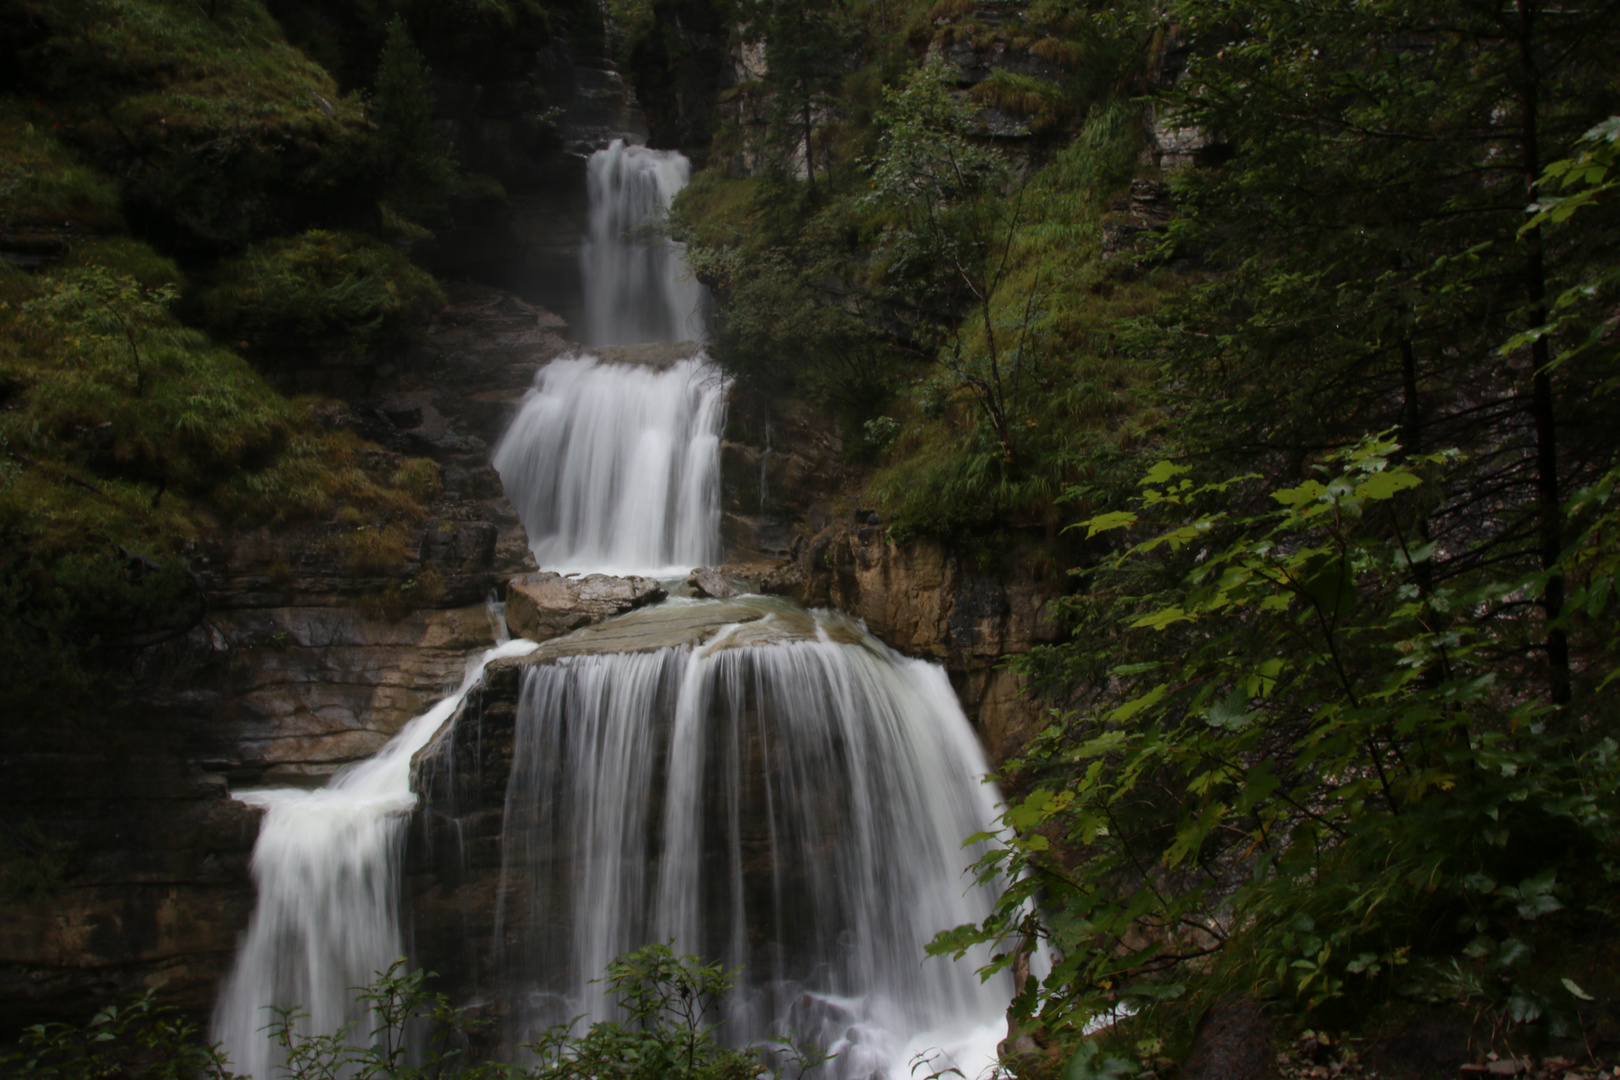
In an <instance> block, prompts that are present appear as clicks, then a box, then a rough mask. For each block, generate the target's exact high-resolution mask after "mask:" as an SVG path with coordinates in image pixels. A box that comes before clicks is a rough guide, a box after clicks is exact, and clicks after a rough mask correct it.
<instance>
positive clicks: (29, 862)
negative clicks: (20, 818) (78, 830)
mask: <svg viewBox="0 0 1620 1080" xmlns="http://www.w3.org/2000/svg"><path fill="white" fill-rule="evenodd" d="M73 851H74V845H73V844H71V843H67V842H66V841H62V840H52V839H51V838H50V837H48V836H46V835H45V833H44V832H42V831H41V830H40V828H39V826H38V824H36V823H35V822H33V821H31V820H30V821H24V822H22V823H21V824H19V825H12V824H8V823H5V822H0V903H16V902H18V901H20V900H30V899H33V898H34V897H37V896H49V895H51V894H52V893H53V892H55V891H56V889H57V887H58V886H60V885H61V884H62V877H63V875H64V874H66V872H67V869H68V865H69V859H70V858H71V857H72V855H73Z"/></svg>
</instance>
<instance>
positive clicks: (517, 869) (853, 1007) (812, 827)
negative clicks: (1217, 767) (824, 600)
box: [418, 597, 1011, 1080]
mask: <svg viewBox="0 0 1620 1080" xmlns="http://www.w3.org/2000/svg"><path fill="white" fill-rule="evenodd" d="M604 648H617V649H619V650H622V651H603V650H604ZM532 658H533V661H534V662H529V661H527V660H526V661H523V662H521V663H520V664H519V665H517V668H516V671H512V670H511V665H509V666H508V671H507V672H506V674H505V676H504V678H505V679H506V680H507V683H506V688H505V689H504V690H500V689H498V690H496V691H494V692H493V693H494V694H495V696H496V697H498V698H500V699H501V700H502V701H504V702H510V704H505V705H501V706H500V707H499V708H493V709H486V710H485V714H484V716H483V717H482V718H474V717H471V716H469V717H464V718H463V720H462V721H461V723H460V725H459V726H458V729H457V731H456V732H455V733H453V734H452V735H450V736H449V737H448V738H447V740H446V741H445V742H444V743H442V744H441V745H440V746H439V747H437V748H436V749H435V750H434V751H433V752H432V755H433V756H432V757H431V759H424V763H423V767H424V773H423V775H422V776H421V778H420V779H421V781H422V789H423V790H424V794H425V798H426V803H425V804H424V810H425V811H427V813H428V814H429V815H430V818H432V819H433V820H435V821H437V824H433V823H432V821H426V820H425V821H424V822H423V825H424V826H426V827H427V828H428V829H429V831H430V833H435V834H438V835H445V836H449V835H455V836H457V837H458V838H462V837H465V838H466V839H465V843H466V844H467V848H466V850H468V851H470V852H474V856H473V861H474V862H479V861H482V867H477V866H471V865H463V866H462V867H461V868H460V869H459V870H457V871H455V872H453V873H450V874H446V873H444V872H442V871H440V872H436V873H435V875H434V880H436V881H438V882H440V883H443V882H445V881H447V880H450V879H456V878H459V879H460V880H462V881H463V882H464V890H465V891H463V892H461V893H460V895H462V896H463V897H465V896H472V895H480V896H485V897H487V896H489V893H488V892H486V891H485V890H488V889H490V886H491V885H494V889H493V892H494V897H493V904H494V908H493V911H492V912H491V914H490V915H489V916H488V918H489V919H490V922H488V923H486V924H484V926H485V929H484V930H482V932H476V931H475V936H476V937H483V935H484V934H486V933H487V935H488V936H487V938H484V942H485V944H472V945H471V947H472V948H473V949H474V951H483V950H485V949H487V950H488V951H487V953H486V956H487V959H486V960H484V961H483V962H482V963H480V964H478V965H477V966H478V967H480V968H482V970H483V971H484V972H485V975H484V981H483V985H482V986H481V987H480V988H479V989H478V991H477V993H478V994H479V995H480V996H483V997H485V999H486V1000H489V995H490V994H491V993H493V995H494V997H495V998H496V999H501V1000H504V1002H505V1004H504V1005H502V1006H500V1008H499V1012H500V1014H501V1015H503V1016H505V1017H506V1022H507V1026H508V1036H507V1045H508V1046H515V1045H517V1044H518V1043H520V1042H522V1041H523V1040H525V1039H526V1038H529V1037H532V1036H533V1034H534V1033H535V1032H537V1031H541V1030H544V1029H545V1028H547V1027H548V1026H550V1025H552V1024H555V1023H559V1022H567V1021H568V1020H570V1019H573V1018H574V1017H576V1016H584V1017H587V1018H588V1019H589V1020H606V1019H613V1018H615V1014H614V1009H613V1005H612V1003H611V1001H610V1000H609V999H608V998H607V996H606V995H605V993H604V988H603V986H602V984H601V983H598V982H594V981H593V980H595V979H598V978H600V976H601V974H602V972H603V969H604V968H605V967H606V966H607V965H608V963H609V962H611V961H612V960H614V959H615V957H617V956H619V955H621V954H623V953H626V952H628V951H630V950H632V949H635V948H637V947H639V946H641V945H644V944H647V943H649V942H672V943H673V946H674V948H675V950H676V951H677V953H681V954H692V955H698V956H702V957H705V958H707V959H710V960H713V961H718V962H720V963H722V964H723V965H724V966H725V967H726V968H727V969H741V972H742V974H741V976H740V977H739V981H738V983H737V985H736V986H735V988H734V989H733V991H732V993H731V996H730V998H729V999H728V1000H727V1002H726V1003H725V1017H724V1019H725V1024H724V1027H723V1029H722V1031H723V1034H724V1036H725V1038H726V1039H727V1041H729V1042H734V1043H758V1042H762V1041H767V1040H772V1039H780V1038H783V1037H786V1036H789V1035H791V1036H792V1037H794V1038H795V1039H798V1040H809V1041H812V1042H814V1043H815V1044H816V1045H818V1046H820V1047H821V1048H823V1049H824V1050H827V1051H830V1052H834V1053H836V1055H837V1056H836V1058H835V1059H834V1060H833V1061H832V1062H831V1063H829V1065H828V1066H826V1070H825V1075H826V1076H828V1077H839V1078H860V1080H865V1078H867V1077H872V1076H885V1075H886V1076H892V1077H897V1078H898V1077H904V1076H906V1075H907V1069H908V1063H909V1062H910V1060H911V1058H912V1057H913V1056H914V1055H916V1054H918V1053H924V1052H929V1053H934V1054H936V1055H937V1054H938V1053H940V1052H944V1053H946V1054H948V1055H949V1056H950V1057H951V1058H952V1060H954V1061H955V1062H956V1063H957V1064H958V1065H959V1066H960V1067H961V1068H962V1069H963V1071H964V1073H965V1074H966V1075H967V1076H969V1077H973V1076H976V1075H977V1074H978V1072H979V1071H980V1070H981V1069H982V1068H984V1067H986V1066H987V1065H988V1064H990V1062H991V1061H992V1060H993V1057H994V1053H995V1044H996V1041H997V1039H999V1038H1000V1037H1001V1035H1002V1034H1003V1033H1004V1032H1005V1026H1004V1023H1003V1010H1005V1008H1006V1006H1007V1002H1008V999H1009V997H1010V996H1011V988H1010V986H1009V985H1007V984H1006V980H1005V978H1004V977H997V978H994V979H991V980H990V981H989V982H980V980H979V978H978V976H977V974H976V973H975V968H976V967H978V966H979V963H982V962H983V961H984V960H985V959H986V957H983V956H980V957H976V958H975V957H969V958H968V960H966V961H956V962H952V961H950V960H946V959H927V958H926V955H925V951H924V947H925V945H926V944H927V943H928V941H929V940H930V939H931V938H932V937H933V936H934V935H935V934H936V933H937V932H939V931H941V930H944V929H947V928H950V927H953V926H957V925H960V924H963V923H968V922H976V921H978V920H981V919H983V918H984V917H985V916H986V915H987V914H988V913H989V910H990V907H991V904H992V901H993V899H994V893H993V891H992V890H990V889H988V888H985V887H981V886H979V885H976V884H975V883H974V881H973V878H972V876H971V874H969V873H967V872H966V868H967V867H968V865H969V864H970V863H972V862H973V861H974V860H975V859H976V858H977V857H978V856H979V854H981V853H982V852H981V851H980V850H979V848H980V847H981V845H974V846H970V847H966V848H964V847H963V841H964V839H965V838H967V837H969V836H972V835H973V834H975V833H978V832H981V831H982V830H985V829H988V828H990V827H991V822H993V821H994V818H995V806H994V804H995V802H996V799H997V794H996V791H995V789H994V787H992V786H990V785H988V784H986V783H984V782H983V777H984V774H985V771H986V767H985V762H984V759H983V756H982V754H981V752H980V750H979V747H978V745H977V743H976V741H975V739H974V737H973V733H972V731H971V729H970V727H969V725H968V723H967V721H966V719H965V718H964V717H963V715H962V712H961V709H960V706H959V705H958V704H957V702H956V699H955V696H954V694H953V693H952V691H951V688H950V685H949V683H948V681H947V680H946V678H945V674H944V672H943V670H942V669H940V668H939V667H938V666H937V665H933V664H928V663H924V662H921V661H915V660H908V659H906V658H904V657H901V656H899V655H898V654H896V653H894V652H893V651H892V650H890V649H888V648H887V647H886V646H884V645H883V644H882V643H881V642H878V641H877V640H876V639H874V638H872V637H871V636H869V635H867V634H865V633H864V632H863V631H862V630H861V629H860V628H859V627H858V626H857V625H855V624H853V623H851V622H850V621H848V620H847V619H845V618H843V617H842V616H838V615H835V614H832V613H828V612H814V613H812V612H807V611H805V610H803V609H801V608H798V607H796V606H794V605H792V604H790V603H788V602H786V601H777V600H770V599H766V598H762V597H749V598H741V599H739V600H735V601H725V602H717V601H669V602H666V603H665V604H661V605H658V606H657V607H655V608H651V609H647V610H645V611H643V612H637V613H634V614H631V615H626V616H623V617H621V618H620V619H618V620H614V622H613V623H610V624H603V625H602V627H601V628H600V631H599V632H597V631H594V630H588V631H582V632H580V633H578V634H575V635H573V636H572V637H571V638H565V639H560V640H558V641H555V642H551V643H549V644H546V645H542V646H541V647H540V648H539V649H538V650H536V652H535V653H533V654H532ZM501 678H502V676H497V679H496V684H497V685H499V684H500V681H501ZM486 704H487V703H486ZM503 715H504V716H505V717H507V718H508V719H506V720H504V721H503V720H499V719H491V718H492V717H497V716H503ZM508 724H509V725H511V726H510V727H509V728H508V727H506V725H508ZM475 761H477V762H478V763H479V764H478V765H477V766H476V767H475V766H474V762H475ZM507 762H510V764H509V765H507ZM492 766H493V768H494V769H498V770H501V771H502V772H503V773H504V775H505V776H506V779H505V781H504V783H503V784H498V785H495V786H490V784H489V780H490V772H491V767H492ZM480 774H482V776H483V777H484V779H483V781H482V783H483V784H484V785H485V786H484V788H483V792H482V795H481V796H480V797H479V798H478V799H470V798H469V794H468V792H467V791H466V782H467V781H466V778H468V777H471V776H477V775H480ZM457 787H461V788H463V791H462V793H461V794H460V795H459V796H457V795H456V793H455V790H454V789H455V788H457ZM497 798H498V799H500V803H501V809H500V811H499V826H498V833H497V832H496V831H495V830H496V822H495V820H494V818H495V813H496V811H495V806H494V805H493V801H494V800H495V799H497ZM478 801H482V802H483V805H484V809H483V810H482V811H480V810H478V809H476V808H475V807H474V805H473V803H474V802H478ZM480 818H482V820H483V822H484V824H483V825H481V826H480V825H477V824H475V823H476V822H477V821H478V820H479V819H480ZM469 826H470V832H469V831H467V830H468V827H469ZM474 834H476V835H474ZM423 835H427V834H423ZM480 835H481V836H483V837H487V839H479V838H478V836H480ZM497 838H498V839H497ZM495 844H498V851H499V854H498V863H497V862H496V850H495V847H494V846H489V847H484V846H483V845H495ZM432 846H433V847H434V848H436V849H437V850H439V851H444V850H446V847H447V846H448V845H446V846H443V847H442V846H440V845H439V844H438V842H435V843H434V844H433V845H432ZM479 849H481V850H483V851H486V852H487V854H486V855H483V856H478V855H477V854H476V851H477V850H479ZM418 850H420V849H418ZM491 877H494V878H495V879H496V881H495V882H491V881H490V878H491ZM424 880H426V879H424ZM479 881H482V882H483V884H478V883H477V882H479ZM497 882H498V883H497ZM444 899H449V897H444ZM486 902H487V901H486ZM434 906H435V903H429V904H428V905H427V906H426V907H422V906H421V901H420V898H419V912H420V913H421V918H420V919H419V922H418V927H419V930H420V931H421V932H422V936H421V937H419V939H418V944H419V945H422V946H425V947H426V951H427V952H428V953H430V954H431V953H434V952H436V951H438V950H442V949H446V948H448V949H451V950H455V951H460V952H462V954H463V955H465V954H466V953H465V950H466V949H467V948H468V946H469V944H471V943H469V942H467V941H466V940H465V939H463V938H461V935H462V934H463V933H464V932H465V930H464V929H463V927H464V926H465V924H461V923H458V924H457V925H456V926H455V927H450V928H449V930H450V932H449V934H448V935H441V933H440V932H439V931H436V930H434V929H433V928H432V927H430V925H429V923H430V922H431V918H432V916H431V913H430V912H431V909H432V908H433V907H434ZM441 910H443V909H441ZM460 910H463V911H464V910H465V907H464V906H463V907H461V908H460ZM479 921H480V920H477V919H475V920H474V922H479ZM434 939H437V940H434ZM458 939H459V944H458V943H456V942H457V941H458ZM423 959H424V960H425V962H428V963H434V962H438V961H439V959H440V957H439V956H434V955H429V956H427V957H424V958H423ZM445 959H446V960H448V955H446V956H445ZM975 959H977V961H978V963H976V962H975Z"/></svg>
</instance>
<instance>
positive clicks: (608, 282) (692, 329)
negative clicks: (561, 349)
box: [580, 139, 704, 345]
mask: <svg viewBox="0 0 1620 1080" xmlns="http://www.w3.org/2000/svg"><path fill="white" fill-rule="evenodd" d="M690 175H691V163H690V162H688V161H687V160H686V158H685V157H684V156H683V155H681V154H679V153H676V152H675V151H673V150H649V149H647V148H646V147H645V146H629V145H626V144H625V142H624V141H623V140H622V139H615V140H614V141H613V144H612V145H611V146H609V147H608V148H607V149H606V150H598V151H596V153H594V154H592V155H591V157H590V160H589V162H587V165H586V174H585V176H586V180H585V182H586V184H587V185H588V191H587V194H588V196H589V199H590V202H589V212H590V217H589V231H588V232H587V233H586V236H585V241H584V244H583V246H582V248H581V251H580V270H581V275H582V277H583V279H584V291H585V327H584V330H585V335H584V340H585V343H586V344H587V345H626V344H634V343H637V342H644V341H702V340H703V337H704V333H703V314H702V310H703V302H704V295H703V286H702V285H700V284H698V282H697V281H696V280H695V279H694V278H693V277H692V275H691V273H690V271H688V270H687V268H686V259H685V256H684V254H683V252H682V249H681V246H680V245H679V244H675V243H672V242H671V241H670V240H669V239H668V238H667V237H665V235H664V233H663V231H662V227H663V222H664V218H665V216H666V215H667V214H668V213H669V206H670V202H671V201H672V200H673V199H674V198H675V193H676V192H678V191H680V190H681V188H683V187H685V186H686V181H687V179H688V177H689V176H690Z"/></svg>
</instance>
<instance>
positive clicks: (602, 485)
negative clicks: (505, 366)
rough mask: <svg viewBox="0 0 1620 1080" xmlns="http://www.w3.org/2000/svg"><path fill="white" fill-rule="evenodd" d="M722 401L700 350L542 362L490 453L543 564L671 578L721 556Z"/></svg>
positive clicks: (720, 383) (719, 380) (722, 388)
mask: <svg viewBox="0 0 1620 1080" xmlns="http://www.w3.org/2000/svg"><path fill="white" fill-rule="evenodd" d="M725 398H726V381H725V379H724V377H723V376H721V374H720V373H719V371H718V370H717V369H716V368H715V367H714V366H713V365H711V364H710V363H708V362H707V361H706V360H705V359H704V358H703V357H702V356H701V354H700V355H699V356H696V357H692V358H689V359H686V360H681V361H678V362H676V363H674V364H671V365H669V366H668V367H665V368H656V367H652V366H646V365H635V364H608V363H603V362H601V361H599V360H597V359H595V358H594V357H589V356H585V357H568V358H564V359H560V360H554V361H552V362H551V363H550V364H547V365H546V366H545V367H543V368H541V369H540V371H539V373H538V374H537V375H536V376H535V385H534V389H533V390H531V391H529V394H528V396H527V397H526V398H525V399H524V402H523V406H522V409H521V410H520V411H519V413H518V415H517V417H516V419H514V420H513V421H512V425H511V427H509V428H508V429H507V432H506V434H505V436H503V437H502V439H501V442H500V445H499V446H498V447H497V448H496V450H495V458H494V464H495V468H496V470H497V471H498V472H499V473H500V474H501V483H502V485H503V486H504V487H505V488H506V492H507V495H508V497H509V498H510V499H511V500H512V504H513V506H514V507H515V508H516V509H517V512H518V516H519V517H520V518H521V519H522V521H523V527H524V528H525V529H526V530H527V531H528V534H529V546H530V548H531V549H532V550H533V551H534V557H535V559H536V561H537V562H538V563H539V564H540V566H541V567H543V568H544V569H547V570H560V571H564V572H568V571H600V572H605V573H617V574H649V575H654V576H667V575H673V574H684V573H685V572H686V571H688V570H690V569H691V568H692V567H694V566H712V565H714V564H715V563H717V562H720V561H721V559H722V558H723V551H722V548H721V544H720V530H719V522H720V430H721V427H722V425H723V424H724V423H725V407H726V402H725Z"/></svg>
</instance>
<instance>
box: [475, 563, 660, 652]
mask: <svg viewBox="0 0 1620 1080" xmlns="http://www.w3.org/2000/svg"><path fill="white" fill-rule="evenodd" d="M663 598H664V590H663V589H662V588H660V587H659V585H658V582H656V581H654V580H653V579H652V578H645V577H612V576H610V575H608V574H586V575H585V576H584V577H579V578H576V577H572V576H570V577H564V576H563V575H561V574H556V573H549V572H546V573H538V574H525V575H523V576H522V577H516V578H513V579H512V580H511V581H510V582H508V583H507V589H506V625H507V626H508V627H510V628H511V631H512V633H513V634H514V635H516V636H518V637H526V638H529V639H530V640H531V641H547V640H549V639H551V638H554V637H560V636H561V635H563V634H566V633H568V632H569V631H571V630H577V629H579V628H580V627H582V626H589V625H590V624H591V623H597V622H601V621H602V620H603V619H606V618H608V617H609V616H611V615H620V614H623V613H624V612H626V611H633V610H635V609H636V608H639V607H642V606H644V605H646V604H650V603H653V602H655V601H658V600H662V599H663Z"/></svg>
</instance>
